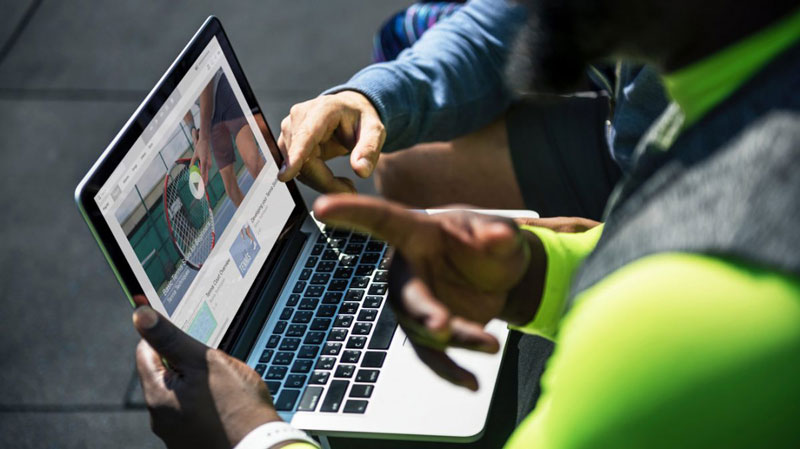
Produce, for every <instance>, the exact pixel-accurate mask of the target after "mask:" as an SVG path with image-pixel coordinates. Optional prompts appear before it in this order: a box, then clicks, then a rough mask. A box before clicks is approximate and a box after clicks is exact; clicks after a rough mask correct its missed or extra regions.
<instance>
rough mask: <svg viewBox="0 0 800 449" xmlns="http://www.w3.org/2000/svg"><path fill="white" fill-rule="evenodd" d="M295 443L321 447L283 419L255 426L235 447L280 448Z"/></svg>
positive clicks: (246, 448)
mask: <svg viewBox="0 0 800 449" xmlns="http://www.w3.org/2000/svg"><path fill="white" fill-rule="evenodd" d="M294 443H308V444H311V445H313V446H315V447H317V448H318V447H319V445H318V444H317V443H316V442H315V441H314V440H313V439H311V437H310V436H308V434H306V433H305V432H303V431H302V430H299V429H296V428H294V427H292V425H291V424H289V423H286V422H283V421H274V422H269V423H265V424H262V425H260V426H258V427H256V428H254V429H253V430H252V431H251V432H250V433H248V434H247V435H246V436H245V437H244V438H243V439H242V440H241V441H240V442H238V443H237V444H236V445H235V446H234V449H256V448H257V449H267V448H269V449H278V448H281V447H285V446H288V445H290V444H294Z"/></svg>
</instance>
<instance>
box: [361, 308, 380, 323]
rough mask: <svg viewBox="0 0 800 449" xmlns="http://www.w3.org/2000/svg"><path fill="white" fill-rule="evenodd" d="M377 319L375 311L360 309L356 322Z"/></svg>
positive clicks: (376, 311)
mask: <svg viewBox="0 0 800 449" xmlns="http://www.w3.org/2000/svg"><path fill="white" fill-rule="evenodd" d="M377 317H378V310H377V309H362V310H361V311H360V312H358V321H375V318H377Z"/></svg>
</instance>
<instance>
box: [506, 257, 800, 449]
mask: <svg viewBox="0 0 800 449" xmlns="http://www.w3.org/2000/svg"><path fill="white" fill-rule="evenodd" d="M678 280H679V281H678ZM798 298H800V280H799V279H798V278H796V277H792V276H789V275H783V274H780V273H776V272H772V271H769V270H765V269H761V268H755V267H753V266H748V265H746V264H742V263H735V262H730V261H727V260H723V259H718V258H712V257H707V256H702V255H691V254H676V253H671V254H658V255H654V256H650V257H647V258H644V259H640V260H639V261H637V262H634V263H632V264H630V265H628V266H626V267H624V268H622V269H620V270H618V271H617V272H615V273H613V274H611V275H610V276H608V277H607V278H606V279H605V280H603V281H602V282H601V283H598V284H597V285H595V286H594V287H592V288H591V289H589V290H587V291H585V292H583V293H581V294H580V295H579V296H578V297H577V298H576V302H575V304H576V305H575V307H574V308H573V309H572V310H571V311H570V312H569V313H568V315H567V316H566V318H565V320H564V323H563V324H562V326H561V329H560V331H559V334H558V345H557V349H556V352H555V354H554V355H553V357H552V358H551V360H550V361H549V362H548V368H547V371H546V372H545V374H544V377H543V380H542V382H543V395H542V397H541V398H540V400H539V403H538V405H537V408H536V409H535V411H534V412H533V413H532V414H531V415H530V416H529V417H528V418H527V419H526V420H525V421H524V422H523V424H522V425H520V427H519V428H518V429H517V430H516V432H515V433H514V435H513V436H512V438H511V439H510V440H509V442H508V444H507V446H506V448H507V449H516V448H522V447H525V448H538V447H561V448H601V449H602V448H612V447H614V448H616V447H687V448H700V447H797V445H798V443H799V442H800V429H798V427H797V425H796V423H797V417H798V416H800V405H799V404H800V384H798V382H797V373H798V372H800V300H799V299H798Z"/></svg>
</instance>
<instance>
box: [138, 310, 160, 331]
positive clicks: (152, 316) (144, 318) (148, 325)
mask: <svg viewBox="0 0 800 449" xmlns="http://www.w3.org/2000/svg"><path fill="white" fill-rule="evenodd" d="M134 316H135V320H136V326H137V327H139V328H140V329H144V330H149V329H152V328H153V327H154V326H155V325H156V323H158V314H157V313H156V312H155V310H153V309H151V308H150V307H147V306H142V307H139V308H138V309H136V315H134Z"/></svg>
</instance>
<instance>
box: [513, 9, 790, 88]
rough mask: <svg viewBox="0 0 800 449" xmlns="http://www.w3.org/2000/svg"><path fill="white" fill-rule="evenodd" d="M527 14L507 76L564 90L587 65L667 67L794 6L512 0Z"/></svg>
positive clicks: (525, 84)
mask: <svg viewBox="0 0 800 449" xmlns="http://www.w3.org/2000/svg"><path fill="white" fill-rule="evenodd" d="M517 2H518V3H521V4H523V5H525V6H526V7H527V8H528V10H529V11H530V14H529V19H528V23H527V24H526V26H525V28H524V29H523V31H522V32H521V33H520V35H519V37H518V38H517V43H516V45H515V49H514V53H513V55H512V57H511V60H510V64H509V68H508V74H509V76H510V80H511V82H512V85H513V86H514V87H515V88H517V89H518V90H522V91H541V90H555V91H564V90H568V89H570V88H571V87H573V86H574V85H575V84H576V83H577V81H579V80H580V79H581V77H582V76H583V74H584V71H585V67H586V65H587V64H588V63H591V62H596V61H598V60H602V59H611V58H613V59H616V58H622V59H632V60H638V61H641V62H644V63H648V64H653V65H655V66H656V67H658V68H660V69H661V70H663V71H666V72H669V71H673V70H676V69H678V68H680V67H683V66H685V65H687V64H691V63H692V62H694V61H697V60H700V59H702V58H704V57H705V56H708V55H710V54H712V53H714V52H715V51H717V50H719V49H721V48H723V47H725V46H726V45H728V44H730V43H732V42H735V41H736V40H738V39H740V38H742V37H744V36H746V35H748V34H750V33H752V32H754V31H756V30H758V29H760V28H763V27H765V26H768V25H769V24H770V23H772V22H774V21H775V20H777V19H778V18H780V17H782V16H784V15H785V14H787V13H789V12H791V11H792V10H793V9H796V8H797V6H798V3H797V0H769V1H766V2H754V1H747V0H740V1H736V2H731V1H730V0H699V1H698V0H517Z"/></svg>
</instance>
